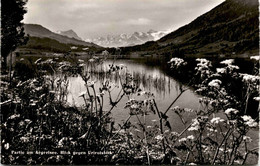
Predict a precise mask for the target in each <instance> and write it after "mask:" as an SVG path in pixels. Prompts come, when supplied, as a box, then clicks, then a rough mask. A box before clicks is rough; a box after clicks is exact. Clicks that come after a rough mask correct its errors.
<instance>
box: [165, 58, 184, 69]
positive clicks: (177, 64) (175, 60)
mask: <svg viewBox="0 0 260 166" xmlns="http://www.w3.org/2000/svg"><path fill="white" fill-rule="evenodd" d="M168 63H171V64H172V67H176V68H178V67H180V66H181V65H186V64H187V63H186V62H185V61H184V60H183V59H181V58H176V57H175V58H172V59H171V60H170V61H169V62H168Z"/></svg>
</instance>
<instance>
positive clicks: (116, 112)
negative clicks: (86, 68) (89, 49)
mask: <svg viewBox="0 0 260 166" xmlns="http://www.w3.org/2000/svg"><path fill="white" fill-rule="evenodd" d="M112 63H113V62H112V61H106V62H104V63H103V64H102V65H98V66H93V67H94V68H92V70H93V71H94V72H95V73H93V74H91V78H90V80H91V81H95V82H96V83H95V89H96V90H98V88H99V87H100V86H101V85H102V83H103V82H104V81H105V80H109V81H110V83H112V84H113V86H117V85H118V86H119V87H115V88H114V89H113V91H112V98H113V101H115V99H116V97H117V96H118V94H119V92H120V90H121V86H120V82H119V78H118V76H116V74H114V75H112V76H111V75H106V74H104V73H100V72H96V71H104V70H108V69H109V64H112ZM115 64H117V65H119V64H124V65H126V66H127V69H123V70H122V71H121V72H128V73H130V74H131V75H132V76H133V77H134V79H135V80H136V81H137V82H136V83H137V84H138V85H139V87H140V88H141V89H142V90H144V91H149V92H152V93H153V94H154V95H155V100H156V103H157V106H158V108H159V110H160V111H162V112H164V111H165V110H166V109H167V108H168V107H169V105H170V104H171V103H172V101H173V100H174V99H175V98H176V96H178V94H179V93H180V89H179V88H180V86H181V84H180V83H179V82H177V81H176V80H174V79H173V78H171V77H169V76H167V75H166V74H165V73H163V71H161V70H160V69H159V67H158V66H157V67H156V66H147V65H144V64H140V63H135V62H133V61H131V60H117V61H116V62H115ZM69 81H70V82H69V96H68V102H69V103H71V104H75V105H76V106H80V105H83V104H84V100H83V98H82V97H79V94H80V93H81V92H83V91H86V88H85V85H84V84H85V82H84V81H83V80H82V78H81V77H70V78H69ZM91 93H93V92H92V91H91ZM121 94H122V93H121ZM130 98H140V96H124V97H123V98H122V100H121V101H120V102H119V103H118V105H117V107H115V108H114V109H113V111H112V118H113V119H114V120H115V122H116V124H118V123H120V124H122V123H123V121H124V120H126V119H127V117H128V116H129V110H128V109H125V108H124V107H125V103H126V102H127V101H128V100H129V99H130ZM104 102H105V103H104V111H108V110H109V109H110V108H111V105H109V97H108V94H105V96H104ZM174 106H179V107H183V108H191V109H198V108H199V106H200V105H199V102H198V96H197V95H196V94H195V93H194V92H193V91H192V90H187V91H185V92H184V93H183V94H182V96H181V97H180V98H179V99H178V100H177V101H176V103H175V104H174V105H173V107H174ZM168 116H169V121H170V123H171V125H172V126H173V127H174V128H176V130H178V129H182V128H183V126H184V125H183V124H182V123H181V121H180V119H179V118H178V116H177V115H176V114H175V113H173V111H169V112H168ZM187 117H189V115H188V114H187ZM190 118H191V117H190ZM190 118H188V119H190ZM154 119H157V120H158V117H157V115H154V114H150V115H148V116H147V117H146V123H147V125H149V124H151V123H156V122H154V121H152V120H154ZM131 122H132V123H136V122H137V119H135V118H134V117H133V118H132V119H131Z"/></svg>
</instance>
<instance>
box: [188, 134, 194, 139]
mask: <svg viewBox="0 0 260 166" xmlns="http://www.w3.org/2000/svg"><path fill="white" fill-rule="evenodd" d="M187 139H189V140H194V139H195V137H194V136H193V135H189V136H188V137H187Z"/></svg>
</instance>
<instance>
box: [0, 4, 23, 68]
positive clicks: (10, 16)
mask: <svg viewBox="0 0 260 166" xmlns="http://www.w3.org/2000/svg"><path fill="white" fill-rule="evenodd" d="M26 3H27V0H1V56H2V58H3V61H2V67H3V68H5V67H6V59H7V56H8V55H9V54H10V53H11V52H12V51H14V50H15V49H16V48H17V47H18V46H19V45H22V44H25V43H26V42H27V40H28V38H27V37H25V33H24V28H23V23H22V22H21V21H22V20H23V17H24V14H25V13H26V12H27V11H26V8H25V4H26Z"/></svg>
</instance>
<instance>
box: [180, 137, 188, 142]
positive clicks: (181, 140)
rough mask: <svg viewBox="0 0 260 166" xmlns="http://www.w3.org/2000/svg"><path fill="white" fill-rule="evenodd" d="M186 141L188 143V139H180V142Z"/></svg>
mask: <svg viewBox="0 0 260 166" xmlns="http://www.w3.org/2000/svg"><path fill="white" fill-rule="evenodd" d="M185 141H187V138H181V139H179V142H185Z"/></svg>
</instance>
